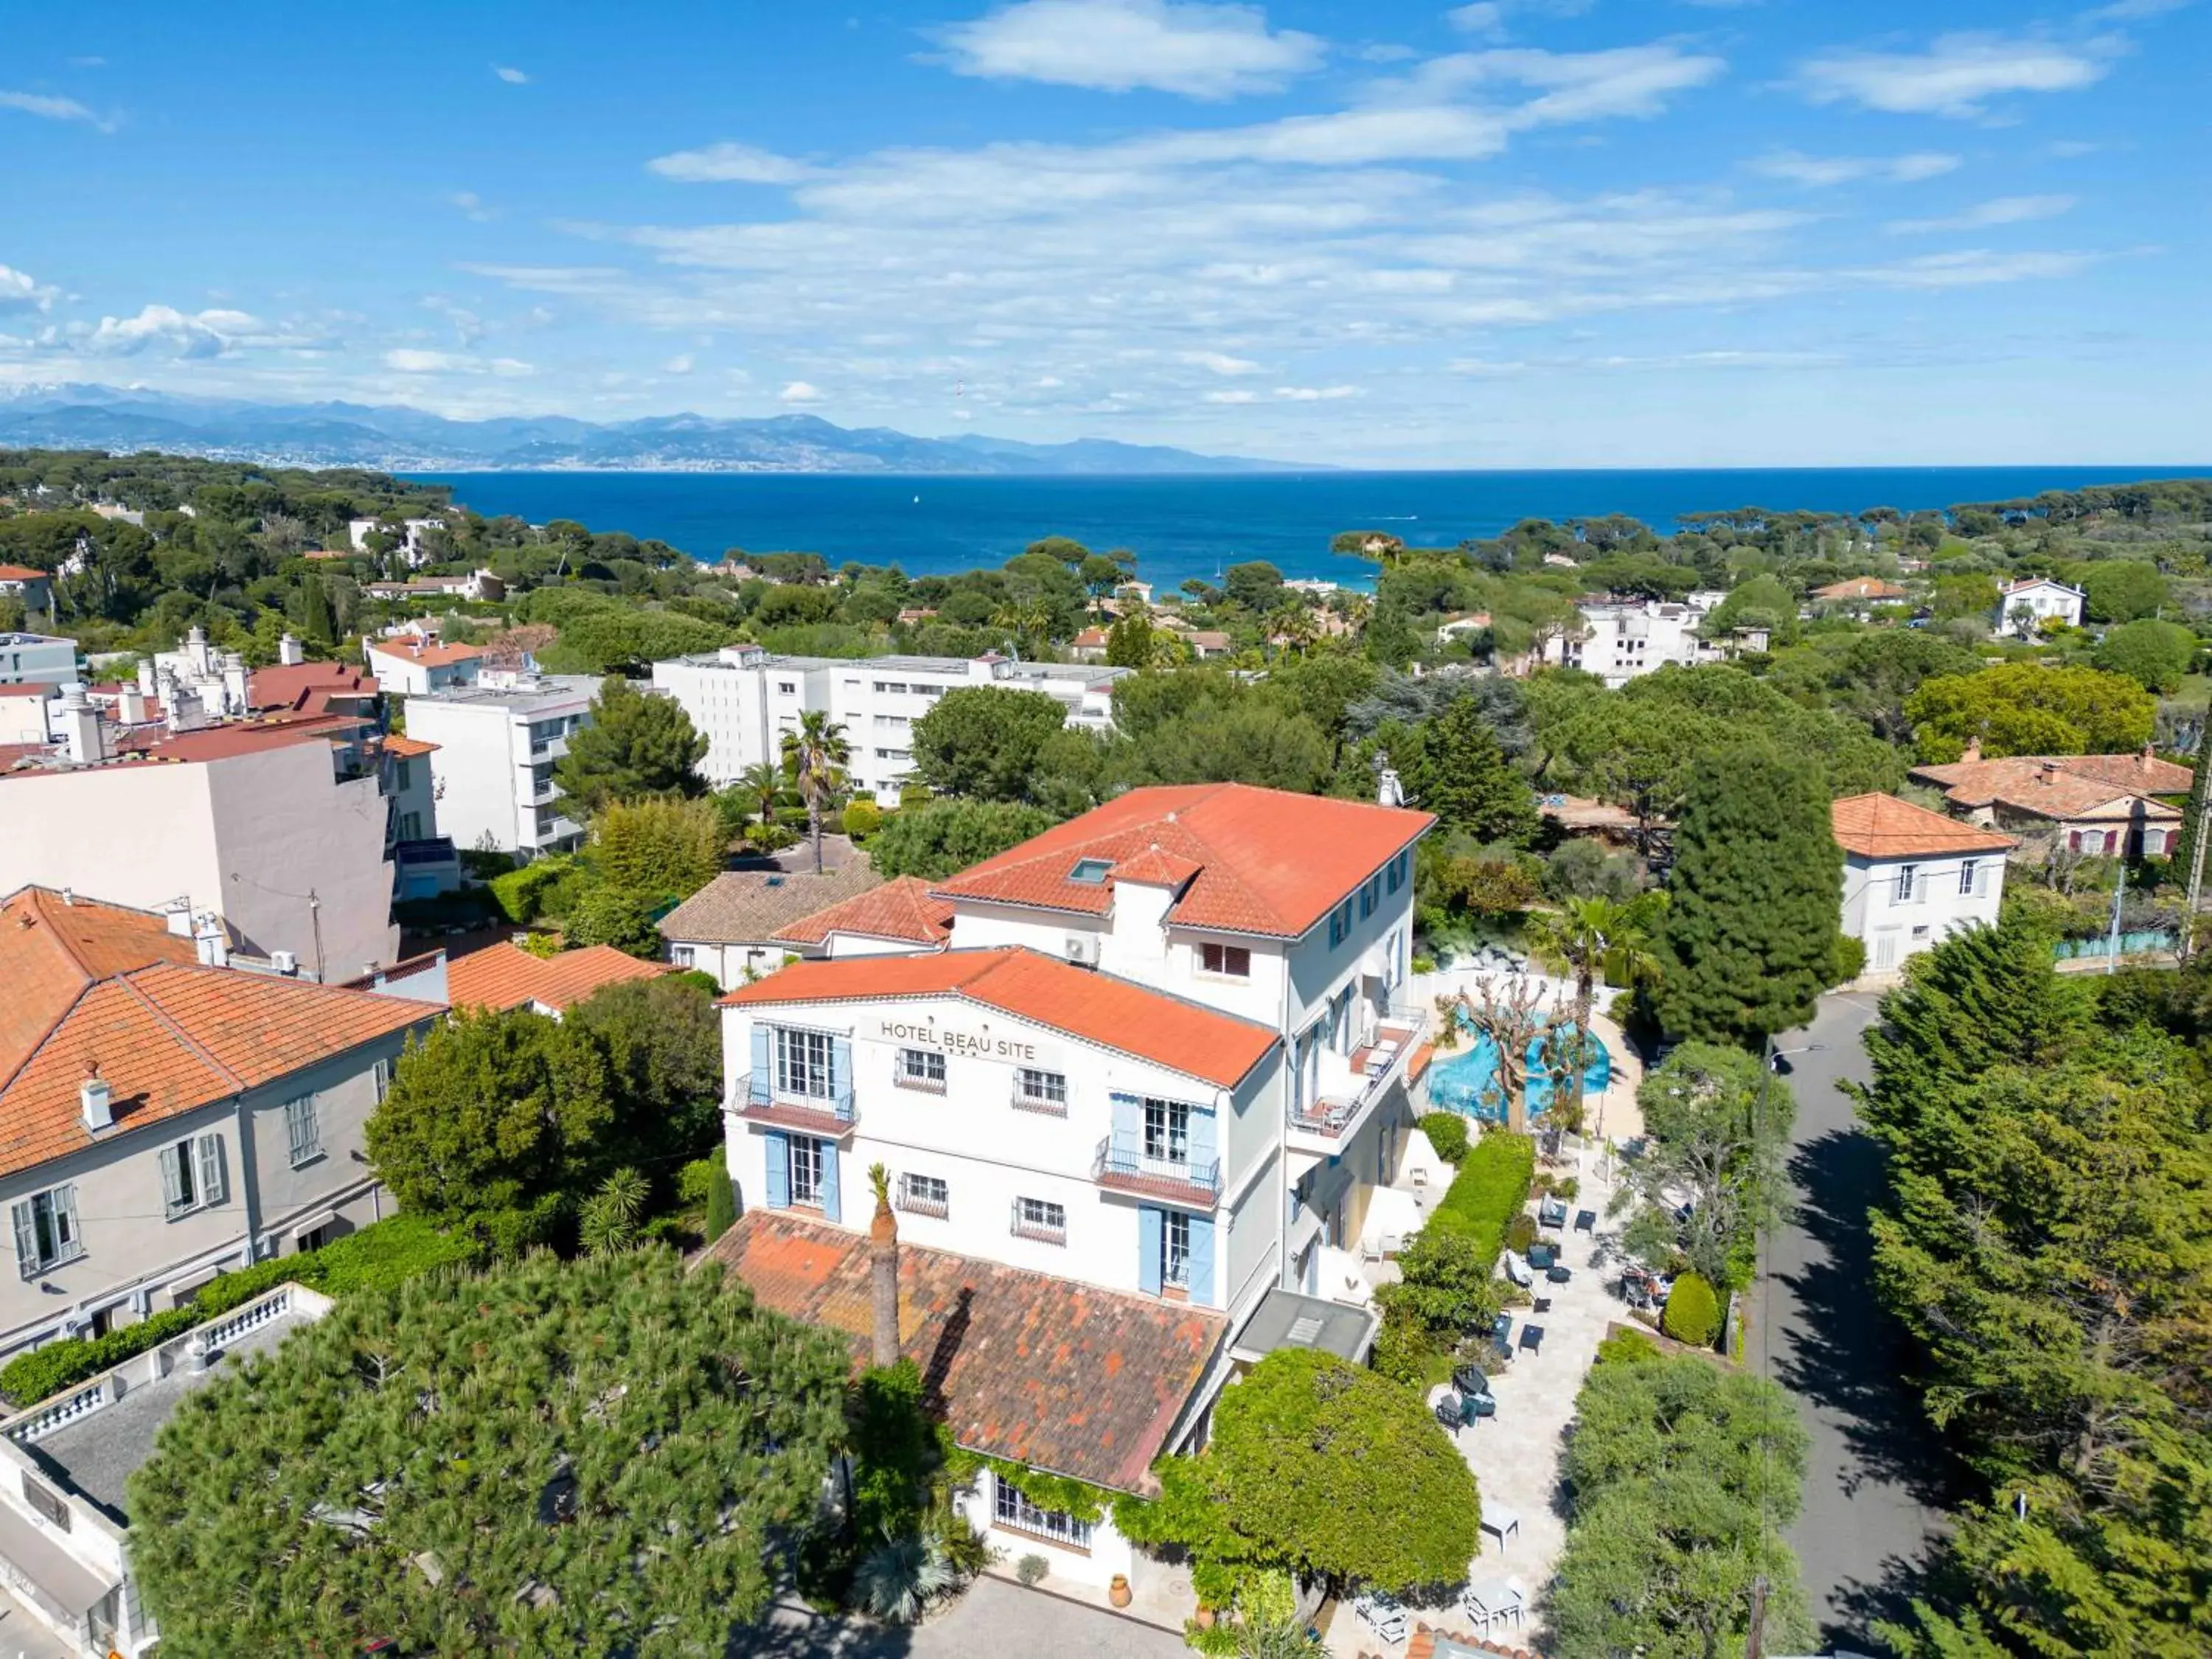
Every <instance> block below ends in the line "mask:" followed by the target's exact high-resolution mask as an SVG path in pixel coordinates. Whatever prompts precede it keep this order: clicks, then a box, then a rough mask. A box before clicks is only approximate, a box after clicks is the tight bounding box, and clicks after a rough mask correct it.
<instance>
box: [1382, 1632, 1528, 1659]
mask: <svg viewBox="0 0 2212 1659" xmlns="http://www.w3.org/2000/svg"><path fill="white" fill-rule="evenodd" d="M1446 1643H1449V1644H1450V1645H1449V1647H1445V1646H1444V1645H1443V1644H1446ZM1440 1648H1441V1649H1442V1650H1443V1652H1444V1653H1445V1654H1452V1653H1455V1652H1457V1653H1478V1654H1480V1653H1492V1654H1497V1655H1498V1656H1500V1659H1544V1656H1543V1655H1542V1654H1541V1653H1539V1652H1538V1651H1537V1650H1535V1649H1534V1648H1524V1647H1522V1646H1521V1645H1519V1644H1517V1643H1516V1644H1515V1645H1513V1646H1511V1647H1507V1646H1506V1645H1505V1644H1504V1643H1502V1642H1493V1641H1492V1640H1491V1639H1490V1638H1488V1637H1487V1636H1462V1635H1461V1634H1460V1633H1459V1632H1457V1631H1449V1630H1431V1629H1430V1628H1429V1627H1428V1626H1426V1625H1421V1624H1417V1625H1415V1626H1413V1640H1411V1641H1410V1642H1408V1643H1407V1644H1406V1659H1437V1653H1438V1650H1439V1649H1440Z"/></svg>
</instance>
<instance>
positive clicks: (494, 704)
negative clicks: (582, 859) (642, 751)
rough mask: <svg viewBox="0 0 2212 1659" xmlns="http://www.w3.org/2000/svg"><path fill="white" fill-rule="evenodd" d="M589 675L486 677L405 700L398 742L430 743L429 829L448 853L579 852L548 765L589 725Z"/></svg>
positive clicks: (595, 691) (594, 682)
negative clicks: (402, 738)
mask: <svg viewBox="0 0 2212 1659" xmlns="http://www.w3.org/2000/svg"><path fill="white" fill-rule="evenodd" d="M598 695H599V680H598V679H596V678H593V677H592V676H591V675H589V674H538V673H533V672H530V671H507V670H494V671H491V672H489V673H487V674H485V675H483V677H482V678H480V679H478V680H477V681H476V682H474V683H472V684H459V685H453V686H448V687H446V688H444V689H442V690H434V691H432V692H430V693H428V695H426V696H410V697H409V698H408V699H407V700H406V704H405V707H406V722H407V735H408V736H409V737H410V738H418V739H420V740H422V741H423V742H425V743H430V744H435V745H437V751H436V753H435V754H434V755H433V756H432V757H430V776H431V779H432V783H433V787H434V789H435V793H436V799H437V818H438V829H439V831H440V833H441V834H442V835H444V836H447V837H449V838H450V839H451V840H452V842H453V845H454V846H456V847H458V848H496V849H498V850H499V851H501V852H503V853H515V854H520V855H521V856H522V857H523V858H526V859H529V858H534V857H536V856H538V854H544V853H557V852H566V851H568V850H569V849H570V848H574V847H576V846H578V845H579V844H580V843H581V842H582V841H583V838H584V829H583V826H582V825H581V824H580V823H575V822H574V820H573V819H571V818H569V817H567V816H565V815H564V814H563V813H562V811H560V809H559V808H558V807H557V806H556V805H555V801H556V797H557V796H558V794H559V793H560V792H559V791H558V790H557V789H556V788H555V787H554V784H553V767H554V763H556V762H557V761H558V760H559V759H560V758H561V757H562V756H563V755H565V754H567V753H568V738H569V736H570V735H571V734H572V733H573V732H575V731H576V730H577V728H579V727H580V726H586V725H587V724H589V723H590V720H591V718H592V699H593V698H594V697H596V696H598Z"/></svg>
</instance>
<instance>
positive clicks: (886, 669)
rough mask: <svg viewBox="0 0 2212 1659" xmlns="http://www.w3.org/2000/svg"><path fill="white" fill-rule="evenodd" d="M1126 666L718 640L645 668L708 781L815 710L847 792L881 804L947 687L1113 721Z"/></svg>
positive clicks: (761, 750) (1072, 716)
mask: <svg viewBox="0 0 2212 1659" xmlns="http://www.w3.org/2000/svg"><path fill="white" fill-rule="evenodd" d="M1127 672H1129V671H1128V670H1127V669H1126V668H1108V667H1105V666H1103V665H1099V664H1094V663H1028V662H1013V661H1011V660H1009V659H1006V658H1004V657H1000V656H995V655H994V656H986V657H978V658H976V659H974V660H973V661H969V660H966V659H962V658H958V657H889V656H887V657H863V658H857V659H853V658H842V657H787V656H780V655H776V654H775V653H770V652H769V651H767V650H764V649H763V648H762V647H759V646H756V645H739V646H729V647H725V648H723V649H722V650H720V651H718V652H714V653H707V654H702V655H699V656H693V657H678V658H674V659H670V660H668V661H665V662H657V663H655V664H653V687H654V689H655V690H659V691H662V692H665V693H666V694H667V695H668V696H671V697H674V698H675V699H676V700H677V702H679V703H681V704H683V706H684V712H685V713H686V714H689V715H690V717H691V723H692V725H693V726H696V727H697V728H698V729H699V731H700V732H701V733H702V735H703V736H704V737H705V738H706V739H707V757H706V759H705V760H704V761H703V762H702V763H701V764H700V769H701V770H702V772H704V773H705V774H706V775H707V777H708V781H710V782H712V783H714V785H715V786H716V787H721V786H722V785H725V784H727V783H732V782H734V781H736V780H737V779H738V776H739V775H741V774H743V773H744V770H745V769H746V768H747V767H750V766H756V765H758V764H759V763H761V762H763V761H768V762H771V763H774V762H776V761H778V760H780V759H781V755H782V745H783V737H784V734H785V733H786V732H796V731H797V730H798V729H799V715H800V714H804V713H805V712H807V711H809V710H821V711H823V712H824V713H826V714H829V717H830V719H831V720H835V721H836V723H837V724H838V725H840V726H843V727H844V728H845V740H846V742H847V743H848V744H849V745H850V746H851V749H852V760H851V763H850V764H849V767H848V770H849V771H850V773H851V775H852V778H853V783H854V788H855V789H856V790H860V789H865V790H866V791H868V792H869V793H872V795H873V796H874V797H875V799H877V801H878V802H879V803H880V804H881V805H885V806H895V805H897V804H898V795H899V786H900V784H902V782H904V781H905V780H906V779H907V777H908V775H909V774H910V773H912V771H913V770H914V738H913V733H914V722H915V721H916V720H920V719H921V717H922V716H923V715H924V714H927V713H928V712H929V711H930V709H931V708H933V707H934V706H935V704H936V702H937V700H938V699H939V697H941V696H944V695H945V693H946V692H947V691H952V690H958V689H960V688H962V687H963V686H971V685H999V686H1006V687H1008V688H1011V689H1012V690H1022V691H1042V692H1044V693H1045V694H1046V695H1047V696H1053V697H1056V698H1058V699H1059V700H1060V702H1063V703H1064V704H1066V707H1067V720H1068V724H1069V725H1071V726H1089V727H1091V728H1092V729H1094V730H1098V731H1103V730H1104V729H1105V728H1106V727H1107V726H1110V725H1111V724H1112V723H1113V718H1114V699H1113V690H1114V682H1115V680H1117V679H1119V678H1121V677H1122V676H1123V675H1124V674H1127Z"/></svg>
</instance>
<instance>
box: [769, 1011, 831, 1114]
mask: <svg viewBox="0 0 2212 1659" xmlns="http://www.w3.org/2000/svg"><path fill="white" fill-rule="evenodd" d="M775 1087H776V1092H777V1093H778V1094H783V1095H803V1096H807V1097H812V1098H814V1099H817V1100H827V1099H828V1098H829V1093H830V1088H829V1036H828V1034H827V1033H826V1032H822V1031H793V1030H785V1029H783V1028H782V1027H781V1026H779V1027H778V1028H777V1030H776V1033H775Z"/></svg>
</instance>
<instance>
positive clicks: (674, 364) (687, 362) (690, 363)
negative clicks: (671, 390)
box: [660, 351, 697, 374]
mask: <svg viewBox="0 0 2212 1659" xmlns="http://www.w3.org/2000/svg"><path fill="white" fill-rule="evenodd" d="M696 366H697V365H696V360H695V359H694V358H693V357H692V356H691V354H690V352H688V351H684V352H678V354H677V355H676V356H673V357H671V358H670V359H669V360H668V361H667V362H665V363H663V364H661V366H660V371H661V373H662V374H690V372H691V371H692V369H693V368H696Z"/></svg>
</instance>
